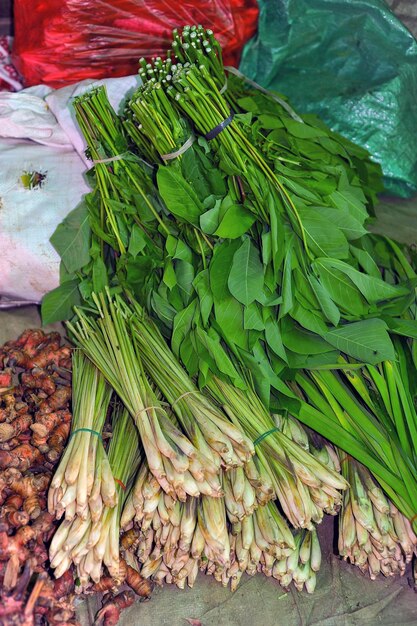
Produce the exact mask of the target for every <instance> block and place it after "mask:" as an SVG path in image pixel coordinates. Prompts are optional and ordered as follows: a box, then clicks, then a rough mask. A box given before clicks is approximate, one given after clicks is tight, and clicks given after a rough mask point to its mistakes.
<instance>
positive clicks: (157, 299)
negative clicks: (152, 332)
mask: <svg viewBox="0 0 417 626" xmlns="http://www.w3.org/2000/svg"><path fill="white" fill-rule="evenodd" d="M151 305H152V308H153V310H154V311H155V313H156V315H157V316H158V318H159V319H160V320H161V321H162V322H163V323H164V324H165V325H166V326H168V328H172V323H173V321H174V317H175V315H176V313H177V312H176V310H175V309H174V307H172V306H171V305H170V304H169V302H167V301H166V300H165V298H162V297H161V296H160V295H159V293H158V292H157V291H154V292H153V293H152V297H151Z"/></svg>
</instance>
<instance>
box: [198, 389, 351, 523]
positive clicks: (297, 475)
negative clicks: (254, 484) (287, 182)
mask: <svg viewBox="0 0 417 626" xmlns="http://www.w3.org/2000/svg"><path fill="white" fill-rule="evenodd" d="M208 387H209V389H210V391H211V393H212V394H213V396H214V397H215V398H216V399H217V401H218V402H219V403H220V404H221V405H222V406H223V408H224V410H225V411H226V412H227V413H228V414H229V415H230V418H231V419H232V421H233V422H234V423H236V424H240V425H241V427H242V428H243V430H244V431H245V432H246V433H247V434H248V435H249V436H250V437H251V438H252V439H253V441H254V442H256V457H255V459H256V463H257V468H258V471H259V473H261V475H263V474H266V475H267V476H269V479H270V481H271V483H272V486H273V489H274V493H275V497H276V498H278V500H279V502H280V504H281V506H282V508H283V511H284V512H285V515H286V516H287V518H288V519H289V520H290V522H291V524H292V525H293V526H294V527H296V528H310V529H312V528H313V522H314V523H319V522H320V521H321V520H322V518H323V515H324V512H327V511H328V512H334V511H335V509H337V506H338V504H339V503H340V502H341V494H340V491H339V490H342V489H345V488H346V487H347V483H346V481H345V480H344V479H343V478H342V477H341V476H340V474H338V473H337V472H335V471H333V470H332V469H330V468H328V467H326V466H324V465H323V464H322V463H321V462H320V461H319V460H317V459H316V458H315V457H314V456H313V455H312V454H310V453H309V452H308V451H307V450H305V449H303V448H302V447H301V446H299V445H298V444H297V443H296V442H295V441H292V440H291V439H290V438H289V437H287V436H286V435H284V434H283V433H282V432H281V428H280V427H279V426H277V425H276V424H275V423H274V421H273V419H272V417H271V416H270V414H269V413H268V411H266V409H265V408H264V406H263V405H262V403H261V401H260V400H259V398H258V397H257V395H256V393H255V392H254V391H253V390H252V389H251V386H250V384H249V385H248V388H247V390H246V391H244V392H243V391H241V390H240V389H236V388H234V387H232V386H231V385H228V384H227V383H224V382H223V381H221V380H219V379H213V380H212V381H211V382H210V383H209V385H208ZM321 492H324V493H325V494H326V495H327V497H326V498H325V499H324V500H323V497H322V496H321ZM323 502H324V507H325V508H324V509H323V508H321V507H322V506H323Z"/></svg>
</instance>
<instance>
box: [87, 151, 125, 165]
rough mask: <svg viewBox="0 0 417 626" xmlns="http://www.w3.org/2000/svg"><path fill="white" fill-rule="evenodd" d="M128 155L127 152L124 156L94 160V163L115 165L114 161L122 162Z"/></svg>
mask: <svg viewBox="0 0 417 626" xmlns="http://www.w3.org/2000/svg"><path fill="white" fill-rule="evenodd" d="M126 154H127V153H126V152H123V154H116V156H112V157H109V158H108V159H93V163H94V165H97V163H113V161H121V160H122V159H124V158H125V156H126Z"/></svg>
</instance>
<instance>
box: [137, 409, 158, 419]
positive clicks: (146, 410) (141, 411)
mask: <svg viewBox="0 0 417 626" xmlns="http://www.w3.org/2000/svg"><path fill="white" fill-rule="evenodd" d="M151 409H154V410H155V411H165V409H164V407H163V406H146V407H145V408H144V409H141V410H140V411H138V412H137V413H136V415H135V419H136V418H137V417H139V415H140V414H141V413H145V412H146V413H147V412H148V411H150V410H151Z"/></svg>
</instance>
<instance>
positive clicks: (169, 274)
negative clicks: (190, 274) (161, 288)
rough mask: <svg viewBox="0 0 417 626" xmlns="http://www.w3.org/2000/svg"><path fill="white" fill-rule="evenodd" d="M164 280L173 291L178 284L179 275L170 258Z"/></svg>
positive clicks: (166, 262)
mask: <svg viewBox="0 0 417 626" xmlns="http://www.w3.org/2000/svg"><path fill="white" fill-rule="evenodd" d="M162 280H163V282H164V283H165V285H166V286H167V287H168V288H169V289H173V288H174V287H175V285H176V284H177V275H176V274H175V269H174V265H173V263H172V260H171V259H170V258H168V259H167V260H166V261H165V267H164V275H163V277H162Z"/></svg>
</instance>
